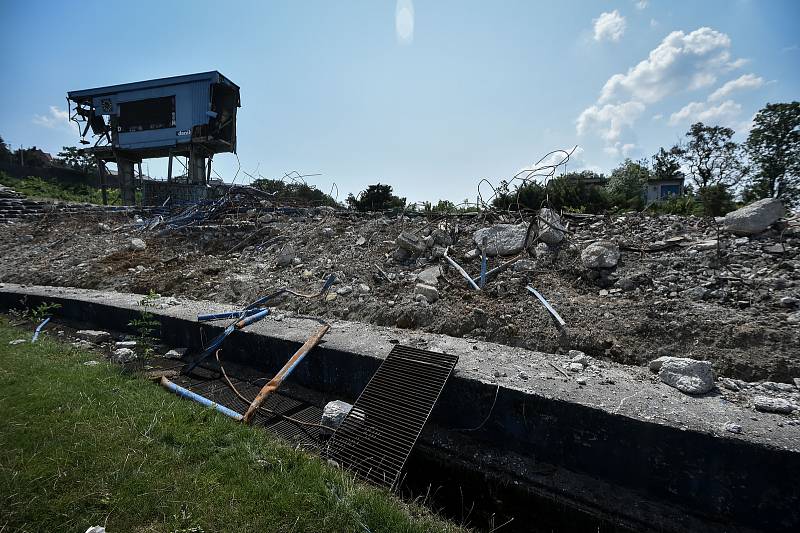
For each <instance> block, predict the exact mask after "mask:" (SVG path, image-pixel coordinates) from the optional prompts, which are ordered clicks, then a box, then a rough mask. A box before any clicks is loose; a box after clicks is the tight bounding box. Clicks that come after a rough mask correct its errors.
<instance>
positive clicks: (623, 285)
mask: <svg viewBox="0 0 800 533" xmlns="http://www.w3.org/2000/svg"><path fill="white" fill-rule="evenodd" d="M616 285H617V287H619V288H620V289H622V290H623V291H625V292H628V291H632V290H633V289H635V288H636V282H635V281H633V280H632V279H631V278H620V279H618V280H617V283H616Z"/></svg>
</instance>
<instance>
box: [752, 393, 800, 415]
mask: <svg viewBox="0 0 800 533" xmlns="http://www.w3.org/2000/svg"><path fill="white" fill-rule="evenodd" d="M753 405H754V406H755V408H756V410H758V411H764V412H765V413H783V414H789V413H791V412H792V411H794V410H795V409H797V407H795V405H794V404H793V403H792V402H790V401H789V400H784V399H783V398H770V397H769V396H756V397H755V398H753Z"/></svg>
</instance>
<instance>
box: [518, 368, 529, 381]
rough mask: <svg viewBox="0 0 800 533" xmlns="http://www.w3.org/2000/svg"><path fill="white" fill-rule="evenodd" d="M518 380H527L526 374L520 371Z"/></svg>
mask: <svg viewBox="0 0 800 533" xmlns="http://www.w3.org/2000/svg"><path fill="white" fill-rule="evenodd" d="M519 379H523V380H526V379H528V374H527V373H526V372H523V371H522V370H520V372H519Z"/></svg>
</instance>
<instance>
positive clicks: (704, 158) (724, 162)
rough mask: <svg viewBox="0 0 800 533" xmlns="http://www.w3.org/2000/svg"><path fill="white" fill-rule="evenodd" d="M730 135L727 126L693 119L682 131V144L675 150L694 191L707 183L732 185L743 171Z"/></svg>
mask: <svg viewBox="0 0 800 533" xmlns="http://www.w3.org/2000/svg"><path fill="white" fill-rule="evenodd" d="M733 134H734V131H733V130H732V129H730V128H725V127H722V126H706V125H705V124H703V123H702V122H697V123H695V124H692V126H691V127H690V128H689V131H687V132H686V137H687V141H686V143H685V144H683V145H681V146H678V147H677V148H676V149H675V153H676V155H678V156H679V157H680V159H681V160H682V161H683V162H684V164H685V165H686V168H687V170H688V171H689V176H690V177H691V178H692V181H694V184H695V185H696V186H697V189H698V191H700V190H701V189H704V188H706V187H709V186H711V185H722V186H724V187H726V188H730V187H733V186H735V185H736V184H738V183H739V181H740V180H741V179H742V176H743V175H744V174H745V173H746V171H747V169H746V168H745V167H744V165H742V162H741V159H742V154H741V149H740V147H739V145H738V144H736V143H735V142H734V141H733Z"/></svg>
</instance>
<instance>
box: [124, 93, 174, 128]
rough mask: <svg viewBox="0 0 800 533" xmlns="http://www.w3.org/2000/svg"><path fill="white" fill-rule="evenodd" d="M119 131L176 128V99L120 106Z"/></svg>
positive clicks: (154, 100) (126, 103)
mask: <svg viewBox="0 0 800 533" xmlns="http://www.w3.org/2000/svg"><path fill="white" fill-rule="evenodd" d="M117 126H118V128H119V129H118V131H120V132H123V133H124V132H132V131H145V130H160V129H163V128H174V127H175V97H174V96H164V97H161V98H148V99H147V100H137V101H135V102H122V103H120V104H119V117H118V118H117Z"/></svg>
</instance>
